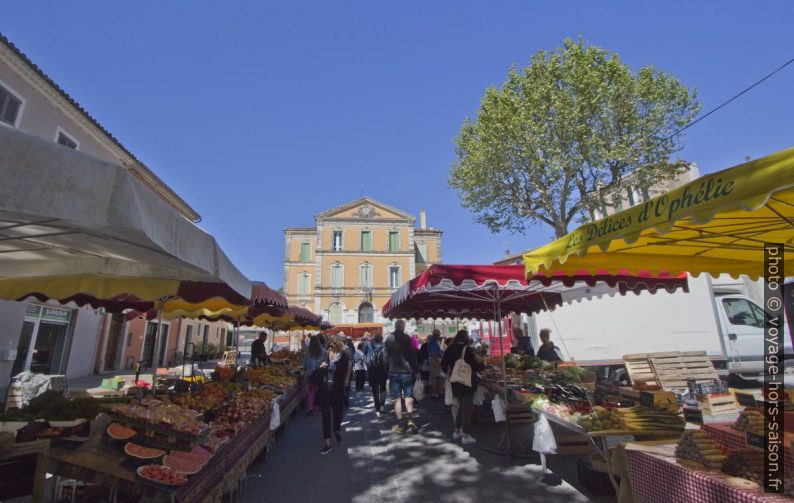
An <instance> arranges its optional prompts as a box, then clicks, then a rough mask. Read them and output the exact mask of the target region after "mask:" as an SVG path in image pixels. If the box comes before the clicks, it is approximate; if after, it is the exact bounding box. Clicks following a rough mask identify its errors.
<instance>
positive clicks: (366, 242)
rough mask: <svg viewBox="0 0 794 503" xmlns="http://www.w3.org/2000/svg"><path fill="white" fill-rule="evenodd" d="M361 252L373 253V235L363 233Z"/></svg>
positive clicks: (366, 232)
mask: <svg viewBox="0 0 794 503" xmlns="http://www.w3.org/2000/svg"><path fill="white" fill-rule="evenodd" d="M361 251H372V233H371V232H370V231H361Z"/></svg>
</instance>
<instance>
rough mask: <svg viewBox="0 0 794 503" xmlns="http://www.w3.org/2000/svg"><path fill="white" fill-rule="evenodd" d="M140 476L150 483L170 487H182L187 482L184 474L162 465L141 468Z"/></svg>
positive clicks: (139, 468)
mask: <svg viewBox="0 0 794 503" xmlns="http://www.w3.org/2000/svg"><path fill="white" fill-rule="evenodd" d="M138 475H139V476H140V477H141V478H144V479H146V480H148V481H150V482H155V483H157V484H165V485H169V486H181V485H184V484H185V483H186V482H187V478H186V477H185V475H184V474H183V473H181V472H178V471H176V470H174V469H173V468H169V467H167V466H162V465H145V466H139V467H138Z"/></svg>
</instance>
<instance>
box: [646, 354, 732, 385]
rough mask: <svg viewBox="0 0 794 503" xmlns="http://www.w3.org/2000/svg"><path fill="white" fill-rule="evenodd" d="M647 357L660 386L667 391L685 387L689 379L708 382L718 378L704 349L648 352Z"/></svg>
mask: <svg viewBox="0 0 794 503" xmlns="http://www.w3.org/2000/svg"><path fill="white" fill-rule="evenodd" d="M648 359H649V360H650V361H651V368H652V369H653V371H654V372H655V373H656V377H657V379H658V381H659V384H660V385H661V388H662V389H664V390H667V391H673V390H684V389H686V387H687V380H689V379H694V380H695V382H696V383H709V382H712V381H715V380H719V378H720V376H719V375H718V374H717V371H716V370H715V369H714V364H713V363H712V362H711V358H709V357H708V355H706V352H705V351H682V352H678V351H673V352H669V353H650V354H648Z"/></svg>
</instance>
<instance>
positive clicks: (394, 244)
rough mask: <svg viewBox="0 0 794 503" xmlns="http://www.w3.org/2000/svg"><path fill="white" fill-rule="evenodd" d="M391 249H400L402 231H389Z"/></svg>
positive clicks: (392, 250)
mask: <svg viewBox="0 0 794 503" xmlns="http://www.w3.org/2000/svg"><path fill="white" fill-rule="evenodd" d="M389 251H390V252H396V251H400V233H399V232H389Z"/></svg>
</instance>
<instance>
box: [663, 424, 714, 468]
mask: <svg viewBox="0 0 794 503" xmlns="http://www.w3.org/2000/svg"><path fill="white" fill-rule="evenodd" d="M675 456H676V457H677V458H678V459H686V460H690V461H695V462H697V463H700V464H702V465H703V466H706V467H708V468H720V467H721V466H722V463H723V461H725V455H724V454H723V453H722V450H720V448H719V447H718V446H717V444H716V442H714V439H713V438H711V435H709V434H708V433H706V432H705V431H703V430H686V431H684V433H683V434H682V435H681V439H680V440H679V441H678V445H677V446H676V448H675Z"/></svg>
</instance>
